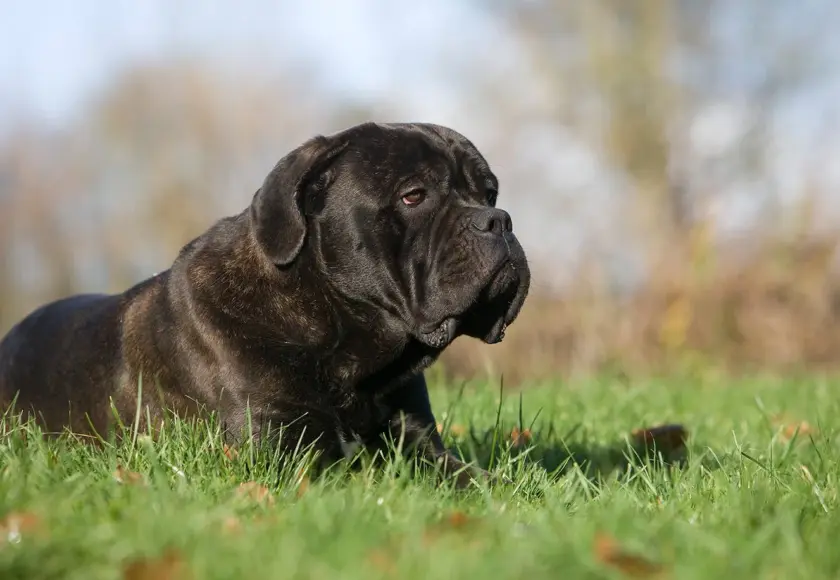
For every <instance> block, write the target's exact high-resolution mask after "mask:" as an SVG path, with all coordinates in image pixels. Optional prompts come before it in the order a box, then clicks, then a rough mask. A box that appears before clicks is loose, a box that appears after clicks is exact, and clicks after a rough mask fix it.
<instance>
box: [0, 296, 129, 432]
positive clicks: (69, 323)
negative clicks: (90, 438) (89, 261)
mask: <svg viewBox="0 0 840 580" xmlns="http://www.w3.org/2000/svg"><path fill="white" fill-rule="evenodd" d="M121 303H122V298H121V296H119V295H116V296H109V295H103V294H82V295H77V296H71V297H69V298H64V299H61V300H58V301H56V302H52V303H50V304H47V305H45V306H42V307H41V308H39V309H37V310H35V311H34V312H32V313H31V314H29V315H28V316H27V317H26V318H24V319H23V320H21V321H20V322H19V323H18V324H17V325H16V326H14V327H13V328H12V329H11V330H10V331H9V333H8V334H7V335H6V337H5V338H3V340H2V341H0V412H4V411H5V410H6V409H7V408H8V407H9V405H10V404H11V403H12V402H14V403H15V407H14V408H15V411H24V412H27V413H28V412H30V410H31V409H37V410H38V412H37V415H36V418H37V419H38V421H39V423H40V424H41V425H42V426H43V427H44V428H45V429H47V430H48V431H52V430H60V429H61V428H62V427H64V426H70V427H71V428H72V429H73V430H74V431H76V432H89V431H90V425H89V420H90V421H91V422H93V424H95V425H99V424H104V420H105V417H100V416H99V415H102V413H103V412H104V411H105V410H104V409H102V408H101V407H102V406H101V405H97V404H96V402H95V401H93V400H91V393H90V391H89V390H87V389H76V390H74V389H73V387H72V385H82V384H84V383H86V382H91V383H94V384H107V383H105V382H103V378H106V377H113V376H114V371H115V370H116V369H114V368H112V367H113V364H114V362H115V361H117V360H118V358H119V357H117V356H115V354H116V352H115V350H116V349H119V348H120V331H119V328H120V327H119V323H118V320H119V318H120V316H121V309H122V307H121ZM71 351H72V353H73V356H67V353H68V352H71ZM100 395H101V394H100ZM15 397H17V398H16V399H15ZM97 398H99V397H97ZM105 398H107V397H105ZM86 414H89V415H90V416H89V417H87V416H86Z"/></svg>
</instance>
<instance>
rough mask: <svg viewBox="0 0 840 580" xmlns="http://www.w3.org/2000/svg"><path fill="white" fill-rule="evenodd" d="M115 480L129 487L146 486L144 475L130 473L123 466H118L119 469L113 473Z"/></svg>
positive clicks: (134, 472)
mask: <svg viewBox="0 0 840 580" xmlns="http://www.w3.org/2000/svg"><path fill="white" fill-rule="evenodd" d="M113 475H114V479H116V480H117V481H118V482H119V483H126V484H129V485H144V484H145V483H146V482H145V481H144V480H143V475H142V474H140V473H137V472H136V471H129V470H128V469H125V468H124V467H123V466H122V465H117V469H116V470H115V471H114V473H113Z"/></svg>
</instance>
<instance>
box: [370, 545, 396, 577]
mask: <svg viewBox="0 0 840 580" xmlns="http://www.w3.org/2000/svg"><path fill="white" fill-rule="evenodd" d="M367 559H368V562H370V564H371V565H372V566H373V567H374V568H376V569H377V570H379V571H380V572H382V573H384V574H388V575H389V576H393V575H394V574H396V571H397V566H396V564H395V563H394V558H393V557H392V556H391V554H389V553H388V552H387V551H385V550H384V549H382V548H374V549H373V550H371V551H370V553H369V554H368V557H367Z"/></svg>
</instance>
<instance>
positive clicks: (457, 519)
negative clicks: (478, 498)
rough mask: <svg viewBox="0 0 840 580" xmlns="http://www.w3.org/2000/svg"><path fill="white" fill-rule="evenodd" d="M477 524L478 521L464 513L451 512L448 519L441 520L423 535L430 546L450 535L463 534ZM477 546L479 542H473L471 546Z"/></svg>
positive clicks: (424, 540)
mask: <svg viewBox="0 0 840 580" xmlns="http://www.w3.org/2000/svg"><path fill="white" fill-rule="evenodd" d="M475 523H476V520H474V519H473V518H471V517H469V516H468V515H467V514H465V513H464V512H462V511H454V512H451V513H449V514H448V515H446V517H443V518H441V519H440V520H438V521H437V522H436V523H434V524H432V525H431V526H429V527H428V528H426V531H425V532H424V533H423V542H424V543H425V544H426V545H427V546H428V545H430V544H431V543H432V542H434V541H436V540H438V539H440V538H441V537H443V536H445V535H447V534H449V533H456V532H457V533H462V532H464V531H466V530H467V529H468V528H471V527H472V526H473V525H474V524H475ZM477 544H478V540H474V541H473V542H471V545H477Z"/></svg>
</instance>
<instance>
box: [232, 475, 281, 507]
mask: <svg viewBox="0 0 840 580" xmlns="http://www.w3.org/2000/svg"><path fill="white" fill-rule="evenodd" d="M236 493H237V495H238V496H240V497H246V498H248V499H251V500H253V501H256V502H257V503H266V504H268V505H274V496H272V495H271V492H270V491H269V490H268V488H267V487H265V486H264V485H260V484H259V483H257V482H256V481H248V482H245V483H240V484H239V487H238V488H237V490H236Z"/></svg>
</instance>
